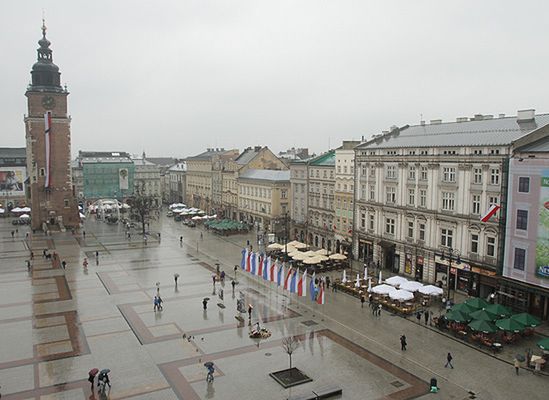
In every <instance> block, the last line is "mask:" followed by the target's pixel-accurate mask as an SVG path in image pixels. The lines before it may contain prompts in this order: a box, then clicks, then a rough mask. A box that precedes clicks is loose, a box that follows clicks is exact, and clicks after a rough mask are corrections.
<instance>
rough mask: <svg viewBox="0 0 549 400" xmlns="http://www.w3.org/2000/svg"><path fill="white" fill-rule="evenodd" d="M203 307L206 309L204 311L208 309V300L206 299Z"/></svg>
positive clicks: (203, 301)
mask: <svg viewBox="0 0 549 400" xmlns="http://www.w3.org/2000/svg"><path fill="white" fill-rule="evenodd" d="M202 307H204V311H206V310H207V309H208V300H206V299H204V300H202Z"/></svg>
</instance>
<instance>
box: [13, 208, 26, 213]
mask: <svg viewBox="0 0 549 400" xmlns="http://www.w3.org/2000/svg"><path fill="white" fill-rule="evenodd" d="M11 212H14V213H18V212H23V210H21V209H20V208H19V207H15V208H12V209H11Z"/></svg>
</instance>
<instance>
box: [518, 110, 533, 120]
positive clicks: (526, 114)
mask: <svg viewBox="0 0 549 400" xmlns="http://www.w3.org/2000/svg"><path fill="white" fill-rule="evenodd" d="M535 115H536V110H534V109H533V108H530V109H528V110H518V111H517V121H531V120H533V119H534V118H535Z"/></svg>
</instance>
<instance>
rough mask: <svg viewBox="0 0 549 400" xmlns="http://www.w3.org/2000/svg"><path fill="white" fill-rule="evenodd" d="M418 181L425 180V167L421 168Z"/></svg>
mask: <svg viewBox="0 0 549 400" xmlns="http://www.w3.org/2000/svg"><path fill="white" fill-rule="evenodd" d="M419 179H420V180H422V181H426V180H427V167H421V175H420V177H419Z"/></svg>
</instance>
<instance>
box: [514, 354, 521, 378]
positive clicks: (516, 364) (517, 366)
mask: <svg viewBox="0 0 549 400" xmlns="http://www.w3.org/2000/svg"><path fill="white" fill-rule="evenodd" d="M519 369H520V361H519V360H517V359H516V358H515V372H516V373H517V375H518V374H519Z"/></svg>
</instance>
